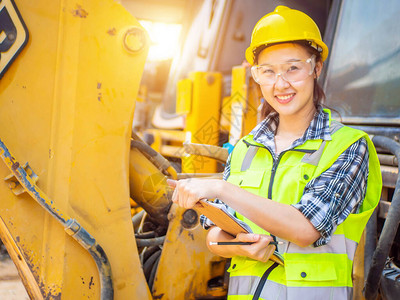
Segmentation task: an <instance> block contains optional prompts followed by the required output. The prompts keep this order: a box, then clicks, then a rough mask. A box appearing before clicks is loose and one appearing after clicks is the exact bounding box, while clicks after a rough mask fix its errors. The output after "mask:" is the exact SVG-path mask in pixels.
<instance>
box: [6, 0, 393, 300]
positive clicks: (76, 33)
mask: <svg viewBox="0 0 400 300" xmlns="http://www.w3.org/2000/svg"><path fill="white" fill-rule="evenodd" d="M136 2H137V3H140V5H141V7H142V8H143V7H144V8H146V7H147V6H148V9H149V11H151V10H153V9H156V8H157V7H158V8H160V7H163V8H165V7H166V6H168V5H171V6H175V7H177V6H185V7H186V8H188V9H189V10H190V12H191V16H192V17H191V18H190V20H189V21H190V22H188V23H190V27H188V29H187V30H186V31H185V32H184V39H183V43H182V46H181V48H180V51H179V55H177V56H176V57H175V58H174V61H173V63H172V65H171V69H170V75H169V76H168V78H165V82H166V85H165V86H166V89H165V91H164V92H163V96H162V102H161V106H160V107H158V108H156V109H154V110H150V112H151V116H149V118H150V117H151V118H152V119H153V122H152V125H150V126H148V125H149V124H146V125H143V126H142V125H140V124H139V125H138V126H136V127H135V126H134V128H135V130H134V131H132V124H133V120H134V118H137V119H136V121H137V120H138V119H139V118H138V116H140V117H143V115H141V114H145V113H146V112H140V111H139V112H138V111H137V110H136V115H134V112H135V99H137V97H138V93H139V89H140V91H141V94H143V95H145V94H146V93H145V91H147V90H149V89H150V90H151V88H149V87H146V82H142V85H141V87H140V84H141V76H142V72H143V69H144V67H145V62H146V56H147V52H148V49H149V46H150V40H149V37H148V34H147V33H146V30H144V28H143V27H142V26H141V24H140V23H139V22H138V20H137V19H136V18H135V17H139V15H140V13H139V12H138V13H136V11H135V7H138V6H135V5H134V4H135V3H136ZM276 2H277V1H262V0H258V1H256V0H252V1H240V0H236V1H234V0H214V1H211V0H204V1H200V0H197V1H196V0H192V1H188V2H186V1H178V0H176V1H156V0H152V1H135V0H131V1H130V0H124V1H113V0H82V1H71V0H55V1H44V0H39V1H27V0H2V1H1V2H0V77H1V79H0V154H1V155H0V156H1V158H2V160H1V161H0V178H3V180H2V183H0V198H1V201H0V237H1V240H2V242H3V243H4V245H5V246H6V248H7V251H8V253H9V255H10V257H11V258H12V260H13V261H14V263H15V265H16V266H17V269H18V272H19V275H20V277H21V279H22V281H23V284H24V286H25V288H26V290H27V292H28V294H29V296H30V297H31V298H32V299H68V300H69V299H121V300H125V299H164V300H165V299H225V298H226V293H227V285H228V280H227V275H226V269H227V261H226V259H223V258H221V257H218V256H215V255H213V254H212V253H210V252H209V251H208V250H207V247H206V245H205V236H206V231H205V230H203V229H202V228H201V226H200V224H199V215H198V213H197V212H196V211H195V210H185V209H182V208H178V207H176V206H175V205H172V203H171V201H170V196H171V190H170V189H169V188H168V187H167V184H166V179H167V178H173V179H179V178H188V177H217V178H221V171H222V170H223V161H224V160H225V159H226V157H227V153H228V150H227V149H229V147H231V145H233V144H234V143H235V142H236V141H237V140H238V139H239V138H240V137H241V136H242V135H244V134H246V133H248V132H249V131H250V130H251V129H252V127H254V126H255V124H256V123H257V121H258V119H257V118H258V116H259V113H258V107H259V105H260V103H261V102H260V101H261V95H260V92H259V90H258V88H257V85H256V84H255V83H254V82H253V81H252V80H251V78H250V76H249V72H248V68H247V66H246V65H245V64H242V62H243V60H244V49H245V47H246V46H247V45H248V44H249V42H250V35H251V29H252V28H253V26H254V24H255V23H256V22H257V20H258V19H259V18H260V17H262V16H263V15H264V14H265V13H267V12H270V11H272V10H273V8H274V7H275V6H276V5H277V3H276ZM278 2H279V4H284V5H287V6H290V7H292V8H297V9H301V10H303V11H305V12H307V13H308V14H310V15H311V16H312V17H313V19H315V20H316V21H317V22H318V24H319V26H320V28H321V31H322V32H323V33H324V40H325V41H326V42H327V44H328V45H329V46H330V49H331V54H330V57H329V59H328V61H327V65H326V68H325V70H326V71H325V73H324V74H323V76H322V77H321V78H320V80H321V83H322V84H323V85H324V87H325V90H326V93H327V96H328V97H327V98H328V102H327V104H328V105H329V106H331V107H333V108H335V109H336V110H337V111H338V112H340V115H341V119H342V121H343V122H344V123H346V124H349V125H351V126H355V127H358V128H362V129H364V130H366V131H367V132H368V133H369V134H371V135H374V139H373V141H374V142H375V144H376V146H377V147H378V150H379V153H380V154H379V155H380V160H381V164H382V174H383V179H384V189H383V191H382V199H381V202H380V205H379V208H378V209H377V211H376V213H375V214H374V216H373V217H372V218H371V221H370V223H369V224H368V227H367V230H366V233H365V234H364V240H363V242H361V243H360V246H359V249H358V252H357V255H356V259H355V267H354V285H355V296H354V298H355V299H363V297H364V296H365V297H366V298H367V299H375V298H376V296H377V295H378V294H379V296H380V297H382V298H383V299H389V300H391V299H397V298H396V297H397V296H398V295H399V293H400V292H399V291H400V280H399V278H400V276H399V274H400V271H399V268H398V267H397V266H398V265H399V261H400V239H399V233H398V228H397V226H398V223H399V218H400V208H399V205H400V204H399V203H400V199H398V198H399V189H398V186H399V185H400V183H399V180H398V177H397V175H398V170H397V168H396V166H397V164H398V161H399V155H400V151H399V144H398V143H397V142H398V140H399V138H400V127H399V125H400V104H399V103H400V101H398V95H399V92H400V91H399V86H400V85H399V80H400V73H399V71H398V67H397V66H398V62H399V50H398V49H399V44H398V39H396V38H393V35H394V34H396V32H397V28H398V27H399V26H398V25H400V24H399V18H398V17H397V14H398V13H399V12H400V5H399V4H398V3H397V2H396V1H386V2H385V5H383V4H378V3H376V4H373V3H369V2H368V3H366V2H365V1H362V0H355V1H341V0H327V1H315V2H312V1H306V0H305V1H278ZM188 3H189V4H190V5H188ZM383 7H385V8H384V9H383ZM158 11H160V9H159V10H158ZM166 12H167V11H166ZM349 28H350V29H351V34H349ZM357 34H359V36H356V35H357ZM370 37H373V38H370ZM150 80H151V78H150ZM147 83H148V82H147ZM143 95H142V96H143ZM148 95H150V93H149V94H148ZM150 98H151V97H150ZM143 99H144V100H143V101H149V102H151V101H152V99H149V98H148V97H147V96H146V95H145V96H144V97H143ZM155 102H156V101H155ZM155 102H154V103H155ZM154 111H155V113H154V114H153V112H154ZM150 112H149V113H150ZM149 118H143V120H145V119H147V120H148V119H149ZM177 120H178V121H177ZM172 123H173V125H171V124H172ZM136 124H138V123H136ZM136 128H140V130H136ZM223 144H226V146H225V147H226V148H223V147H222V146H223ZM156 150H157V151H156ZM166 158H167V159H166ZM396 234H397V235H396ZM363 290H364V294H363Z"/></svg>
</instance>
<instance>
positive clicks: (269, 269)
mask: <svg viewBox="0 0 400 300" xmlns="http://www.w3.org/2000/svg"><path fill="white" fill-rule="evenodd" d="M330 132H331V137H332V140H330V141H322V140H321V139H320V140H308V141H306V142H305V143H304V144H302V145H299V146H297V147H295V148H293V149H289V150H286V151H283V152H282V153H280V155H279V157H278V159H277V160H276V161H275V162H274V161H273V158H272V155H271V153H270V151H269V150H268V149H267V148H266V147H265V146H263V145H262V144H260V143H257V142H255V141H254V140H253V136H252V135H248V136H245V137H244V138H242V139H241V140H240V141H239V142H238V143H237V145H236V146H235V148H234V150H233V152H232V156H231V170H230V176H229V178H228V180H227V181H228V182H231V183H233V184H235V185H238V186H240V187H241V188H243V189H245V190H247V191H249V192H251V193H253V194H256V195H259V196H262V197H267V198H269V199H272V200H274V201H277V202H281V203H286V204H295V203H298V202H299V201H300V198H301V196H302V195H303V191H304V188H305V186H306V184H307V183H308V182H309V181H310V180H312V179H313V178H316V177H318V176H319V175H320V174H321V173H323V172H324V171H325V170H327V169H328V168H329V167H330V166H332V164H333V163H334V162H335V161H336V159H337V158H338V157H339V155H340V154H341V153H343V152H344V151H345V150H346V149H347V148H348V147H349V146H350V145H351V144H353V143H354V142H355V141H357V140H358V139H360V138H362V137H364V138H365V139H366V141H367V143H368V151H369V174H368V181H367V191H366V196H365V198H364V200H363V203H362V205H361V207H360V209H359V212H358V213H352V214H350V215H349V216H348V217H347V218H346V220H345V221H344V222H343V223H341V224H340V225H338V226H337V228H336V230H335V231H334V234H333V236H332V239H331V241H330V242H329V243H328V244H327V245H323V246H320V247H312V246H309V247H300V246H297V245H296V244H294V243H291V242H288V241H285V240H283V239H279V237H277V240H278V241H283V242H284V244H283V245H279V246H278V250H279V252H280V254H282V256H283V257H284V266H282V265H277V264H276V263H274V262H272V261H268V262H267V263H262V262H259V261H256V260H252V259H250V258H247V257H242V256H236V257H233V258H232V261H231V265H230V268H229V270H228V272H230V280H229V291H228V299H230V300H232V299H267V300H272V299H296V300H298V299H335V300H343V299H351V297H352V279H351V273H352V266H353V258H354V254H355V250H356V247H357V245H358V242H359V241H360V238H361V235H362V232H363V230H364V227H365V225H366V223H367V221H368V219H369V217H370V216H371V214H372V212H373V210H374V208H375V207H376V206H377V204H378V202H379V198H380V193H381V188H382V178H381V172H380V166H379V161H378V157H377V154H376V150H375V147H374V145H373V143H372V142H371V140H370V139H369V137H368V135H367V134H366V133H364V132H362V131H360V130H356V129H353V128H350V127H347V126H344V125H342V124H340V123H339V122H336V121H330ZM339 184H343V185H345V184H346V183H345V182H342V183H339ZM338 190H341V189H340V188H339V189H338ZM332 197H340V195H339V194H335V195H332ZM260 209H262V207H260ZM237 216H238V218H240V219H241V220H244V221H245V222H246V223H248V224H249V225H250V227H251V228H252V230H253V232H255V233H260V234H269V233H268V232H267V231H265V230H263V229H262V228H260V227H258V226H257V225H255V224H254V223H253V222H251V221H250V220H248V219H246V218H245V217H244V216H242V215H240V214H239V213H237Z"/></svg>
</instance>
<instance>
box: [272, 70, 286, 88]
mask: <svg viewBox="0 0 400 300" xmlns="http://www.w3.org/2000/svg"><path fill="white" fill-rule="evenodd" d="M275 78H276V79H275V88H278V89H286V88H288V87H289V86H290V83H289V81H287V80H286V79H285V78H284V77H283V76H282V73H278V74H276V77H275Z"/></svg>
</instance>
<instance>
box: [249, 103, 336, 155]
mask: <svg viewBox="0 0 400 300" xmlns="http://www.w3.org/2000/svg"><path fill="white" fill-rule="evenodd" d="M329 123H330V122H329V113H328V112H327V111H324V110H323V109H322V107H318V109H317V111H316V112H315V114H314V118H313V119H312V120H311V122H310V125H309V126H308V128H307V130H306V131H305V132H304V135H303V136H302V137H301V138H299V139H297V140H296V141H295V142H294V143H293V145H292V146H291V148H293V147H296V146H299V145H301V144H303V143H305V142H306V141H307V140H318V139H321V140H326V141H330V140H332V137H331V134H330V130H329ZM278 124H279V115H278V113H276V112H274V113H271V114H270V115H269V116H268V117H267V118H265V119H264V120H263V121H262V122H260V123H259V124H258V125H257V126H256V127H255V128H254V129H253V130H252V131H251V132H250V134H251V135H253V139H254V141H256V142H257V143H260V144H263V145H265V146H267V147H268V146H271V145H270V143H271V140H272V141H274V137H275V131H276V128H277V126H278Z"/></svg>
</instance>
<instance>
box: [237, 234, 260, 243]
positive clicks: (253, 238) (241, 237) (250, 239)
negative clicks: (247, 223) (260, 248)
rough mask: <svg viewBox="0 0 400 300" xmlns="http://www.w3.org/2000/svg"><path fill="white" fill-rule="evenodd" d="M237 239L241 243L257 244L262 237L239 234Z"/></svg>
mask: <svg viewBox="0 0 400 300" xmlns="http://www.w3.org/2000/svg"><path fill="white" fill-rule="evenodd" d="M236 238H237V239H238V241H240V242H257V241H258V240H259V239H260V235H259V234H255V233H239V234H238V235H237V236H236Z"/></svg>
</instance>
